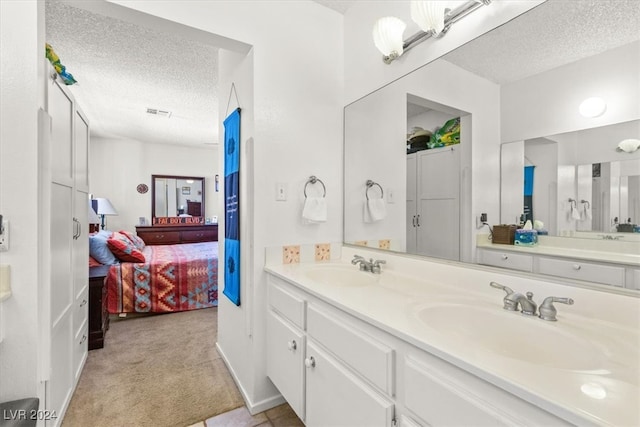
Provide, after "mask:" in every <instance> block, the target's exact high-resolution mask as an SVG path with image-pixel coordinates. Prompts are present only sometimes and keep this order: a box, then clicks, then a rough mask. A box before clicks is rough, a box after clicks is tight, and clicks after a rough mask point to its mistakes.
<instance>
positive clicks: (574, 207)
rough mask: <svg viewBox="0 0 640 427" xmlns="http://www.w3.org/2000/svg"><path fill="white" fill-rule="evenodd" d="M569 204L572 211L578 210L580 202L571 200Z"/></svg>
mask: <svg viewBox="0 0 640 427" xmlns="http://www.w3.org/2000/svg"><path fill="white" fill-rule="evenodd" d="M569 203H571V209H578V202H576V200H575V199H571V198H570V199H569Z"/></svg>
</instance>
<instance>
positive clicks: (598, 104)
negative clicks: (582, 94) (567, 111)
mask: <svg viewBox="0 0 640 427" xmlns="http://www.w3.org/2000/svg"><path fill="white" fill-rule="evenodd" d="M606 110H607V103H606V102H604V99H602V98H597V97H593V98H587V99H585V100H584V101H582V104H580V107H579V111H580V114H581V115H582V116H583V117H589V118H593V117H599V116H601V115H603V114H604V112H605V111H606Z"/></svg>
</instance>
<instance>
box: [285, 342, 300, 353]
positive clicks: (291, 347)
mask: <svg viewBox="0 0 640 427" xmlns="http://www.w3.org/2000/svg"><path fill="white" fill-rule="evenodd" d="M287 347H288V348H289V351H296V349H297V348H298V344H297V343H296V340H291V341H289V342H288V343H287Z"/></svg>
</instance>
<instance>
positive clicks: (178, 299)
mask: <svg viewBox="0 0 640 427" xmlns="http://www.w3.org/2000/svg"><path fill="white" fill-rule="evenodd" d="M118 233H121V234H122V235H126V237H127V238H128V239H131V240H133V242H135V243H133V245H131V246H130V247H127V248H126V249H123V248H122V247H116V244H115V243H114V240H115V238H114V236H116V235H118V237H119V238H120V240H123V241H125V240H124V239H122V235H119V234H118ZM118 233H113V234H111V235H110V237H108V238H107V239H106V240H107V242H108V245H107V246H108V248H109V249H110V252H111V253H112V254H113V255H114V258H115V260H112V259H110V257H109V258H107V259H105V258H102V259H101V261H102V263H103V264H109V265H110V267H109V272H108V274H107V277H106V279H105V287H106V292H107V309H108V311H109V313H110V314H121V313H170V312H177V311H187V310H196V309H201V308H208V307H215V306H217V305H218V242H202V243H186V244H177V245H145V244H144V242H141V241H136V239H135V238H136V237H137V236H135V235H131V234H128V233H123V232H118ZM94 240H99V236H95V237H93V238H92V239H91V240H90V253H91V255H92V257H94V258H95V256H94V252H95V251H92V250H91V249H92V246H95V245H94V244H93V241H94ZM125 242H126V241H125ZM116 243H120V242H116ZM127 251H128V253H127Z"/></svg>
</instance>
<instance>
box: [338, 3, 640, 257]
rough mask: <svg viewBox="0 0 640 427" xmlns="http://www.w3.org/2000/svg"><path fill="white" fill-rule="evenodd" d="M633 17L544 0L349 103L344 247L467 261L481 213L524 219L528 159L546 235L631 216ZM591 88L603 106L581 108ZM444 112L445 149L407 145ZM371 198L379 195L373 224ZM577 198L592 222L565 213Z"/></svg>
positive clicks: (634, 210) (637, 57)
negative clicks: (622, 147)
mask: <svg viewBox="0 0 640 427" xmlns="http://www.w3.org/2000/svg"><path fill="white" fill-rule="evenodd" d="M492 7H493V6H492ZM495 7H500V5H499V3H498V2H497V3H495ZM639 19H640V12H639V11H638V8H637V4H634V2H632V1H627V2H601V1H586V0H580V1H575V2H566V1H555V0H548V1H546V2H544V3H541V4H540V5H539V6H537V7H535V8H533V9H531V10H530V11H528V12H526V13H524V14H522V15H521V16H519V17H517V18H515V19H513V20H512V21H510V22H508V23H506V24H504V25H502V26H500V27H499V28H496V29H495V30H493V31H491V32H488V33H486V34H485V35H483V36H481V37H479V38H477V39H475V40H473V41H471V42H469V43H467V44H466V45H464V46H461V47H460V48H458V49H456V50H454V51H452V52H450V53H448V54H447V55H445V56H443V57H441V58H439V59H437V60H435V61H433V62H431V63H429V64H426V65H424V66H422V67H421V68H419V69H417V70H415V71H413V72H411V73H409V74H407V75H406V76H404V77H402V78H400V79H398V80H396V81H394V82H392V83H390V84H388V85H386V86H384V87H383V88H381V89H379V90H376V91H374V92H372V93H370V94H369V95H367V96H364V97H363V98H361V99H359V100H357V101H355V102H353V103H352V104H349V105H348V106H346V107H345V110H344V120H345V122H344V126H345V131H344V135H345V139H344V153H345V159H344V165H345V170H344V198H345V202H344V242H345V243H346V244H350V245H364V246H367V247H372V248H380V249H386V250H391V251H395V252H402V253H409V254H415V255H425V256H429V257H437V258H442V259H447V260H454V261H462V262H475V242H476V237H477V235H478V234H486V233H488V230H487V229H486V228H484V229H483V228H477V227H476V217H477V216H479V215H480V213H481V212H488V213H489V220H488V222H489V224H500V223H514V222H516V221H517V220H518V219H519V218H520V215H521V214H522V213H523V210H524V206H523V179H524V178H523V175H524V173H523V169H524V167H525V166H535V169H536V177H537V179H538V180H539V181H536V190H535V193H534V194H535V195H536V200H535V202H534V203H535V204H534V215H536V217H537V218H539V219H540V221H542V222H544V225H545V227H546V228H548V229H549V231H550V233H553V235H556V236H565V235H566V236H571V237H577V236H579V235H580V236H582V235H584V236H585V237H588V236H589V235H590V234H595V235H597V234H598V233H599V234H602V233H604V232H608V231H611V230H612V227H611V226H612V225H615V224H614V223H615V221H616V220H615V218H616V217H617V218H618V219H617V221H618V222H619V223H621V222H627V221H628V220H629V218H630V220H631V222H632V223H636V224H637V223H639V222H640V218H638V215H639V214H640V212H639V210H640V207H638V197H637V195H638V191H639V190H638V184H637V180H638V178H637V175H638V173H640V172H638V167H637V165H638V163H637V159H639V158H640V151H638V152H635V153H626V152H620V151H617V150H616V147H617V144H618V143H619V142H620V141H621V140H622V139H627V138H640V127H639V126H640V125H639V123H640V121H639V120H640V104H639V103H638V93H640V78H639V76H640V41H639V40H640V32H638V30H637V28H638V22H639ZM460 25H461V26H462V25H464V23H460ZM452 31H455V29H454V30H452ZM432 42H433V43H437V42H438V41H437V40H433V41H432ZM594 96H598V97H602V98H604V99H605V101H606V103H607V107H606V112H605V113H604V114H602V115H600V116H597V117H583V116H581V115H580V113H579V111H578V107H579V105H580V103H581V102H582V100H584V99H585V98H588V97H594ZM452 119H459V129H458V130H459V135H458V140H457V141H454V143H452V144H451V145H445V146H440V147H438V146H435V147H426V149H422V148H424V147H420V146H419V144H417V145H415V146H412V144H408V140H413V138H411V137H412V136H415V135H416V133H420V129H419V128H422V129H423V130H424V131H425V132H424V133H423V134H422V135H424V134H433V133H434V132H435V131H436V130H437V129H440V128H441V127H443V126H444V125H445V124H447V123H448V122H449V121H450V120H452ZM426 163H431V164H432V165H434V166H432V167H431V168H422V169H421V164H426ZM425 170H431V172H424V171H425ZM598 170H599V172H598ZM421 171H422V172H421ZM597 173H600V174H601V178H599V179H596V178H597V177H596V176H595V174H597ZM602 174H606V177H605V178H602ZM516 176H517V178H514V177H516ZM370 181H371V182H374V183H375V184H379V185H373V186H371V187H370V186H368V185H367V182H370ZM381 190H382V191H381ZM371 198H383V199H384V203H383V205H384V208H383V209H382V212H377V214H378V219H375V220H372V218H371V215H367V209H368V206H373V204H371V203H370V202H368V199H371ZM569 199H572V200H575V202H570V201H569ZM582 200H584V201H585V202H587V201H588V202H589V203H588V204H589V208H590V211H589V216H590V218H591V219H589V220H586V219H585V220H583V221H578V220H576V219H575V218H574V219H570V217H569V216H568V214H569V213H570V204H571V203H577V209H578V210H579V209H581V208H582V209H583V214H584V208H585V207H586V205H587V203H582V202H581V201H582ZM421 209H424V210H423V211H421ZM425 212H426V213H425ZM425 224H428V225H429V226H428V227H424V226H425ZM416 226H418V227H424V228H422V229H421V231H420V232H418V233H422V234H423V235H422V236H420V234H416V231H415V229H416ZM622 228H623V229H624V227H622ZM427 229H428V230H427ZM626 239H628V238H626ZM416 240H417V242H416Z"/></svg>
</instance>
